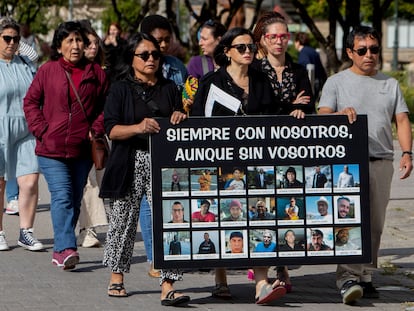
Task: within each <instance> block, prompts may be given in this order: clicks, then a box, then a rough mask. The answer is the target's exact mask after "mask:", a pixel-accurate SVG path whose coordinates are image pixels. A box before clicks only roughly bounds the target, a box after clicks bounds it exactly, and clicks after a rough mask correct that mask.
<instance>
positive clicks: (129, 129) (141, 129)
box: [109, 118, 160, 140]
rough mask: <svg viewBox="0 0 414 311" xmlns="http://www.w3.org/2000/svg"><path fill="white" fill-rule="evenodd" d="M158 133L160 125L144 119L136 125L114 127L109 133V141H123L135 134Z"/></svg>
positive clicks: (154, 121) (149, 119)
mask: <svg viewBox="0 0 414 311" xmlns="http://www.w3.org/2000/svg"><path fill="white" fill-rule="evenodd" d="M159 131H160V125H159V124H158V122H157V121H156V120H155V119H152V118H145V119H144V120H142V121H141V122H140V123H138V124H132V125H115V126H114V127H113V128H112V130H111V132H110V133H109V138H110V139H111V140H124V139H128V138H131V137H133V136H135V135H137V134H152V133H158V132H159Z"/></svg>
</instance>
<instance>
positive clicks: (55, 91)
mask: <svg viewBox="0 0 414 311" xmlns="http://www.w3.org/2000/svg"><path fill="white" fill-rule="evenodd" d="M65 70H67V71H69V73H70V72H71V68H70V66H68V65H67V64H66V63H64V62H62V61H59V60H58V61H49V62H47V63H46V64H44V65H42V66H41V67H40V68H39V70H38V72H37V73H36V76H35V77H34V79H33V82H32V84H31V86H30V88H29V90H28V92H27V94H26V97H25V98H24V106H23V109H24V113H25V115H26V119H27V123H28V125H29V130H30V131H31V132H32V133H33V135H34V136H35V137H36V140H37V143H36V154H37V155H40V156H45V157H51V158H77V157H90V147H89V135H88V133H89V123H88V120H86V118H85V115H84V113H83V112H82V108H81V107H80V105H79V104H78V101H77V99H76V97H75V96H74V95H73V96H72V97H73V98H71V95H70V91H69V88H70V87H71V86H70V84H69V81H68V79H67V76H66V74H65ZM107 88H108V82H107V79H106V75H105V72H104V71H103V70H102V69H101V68H100V66H99V65H98V64H95V63H89V62H88V63H87V64H86V65H85V71H84V73H83V76H82V79H81V82H80V85H79V88H78V90H77V91H78V93H79V96H80V98H81V101H82V103H83V106H84V108H85V111H86V114H87V115H88V119H89V122H90V123H92V129H93V130H94V131H95V132H96V133H98V134H103V133H104V128H103V106H104V102H105V96H106V92H107ZM72 93H73V92H72Z"/></svg>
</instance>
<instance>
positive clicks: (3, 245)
mask: <svg viewBox="0 0 414 311" xmlns="http://www.w3.org/2000/svg"><path fill="white" fill-rule="evenodd" d="M8 250H9V245H7V241H6V234H5V233H4V231H0V251H8Z"/></svg>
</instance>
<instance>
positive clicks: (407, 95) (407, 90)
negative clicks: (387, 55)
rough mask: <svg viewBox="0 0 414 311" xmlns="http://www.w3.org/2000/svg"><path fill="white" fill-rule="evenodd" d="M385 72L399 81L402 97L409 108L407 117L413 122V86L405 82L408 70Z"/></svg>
mask: <svg viewBox="0 0 414 311" xmlns="http://www.w3.org/2000/svg"><path fill="white" fill-rule="evenodd" d="M386 74H388V75H390V76H391V77H393V78H395V79H397V80H398V82H399V83H400V87H401V91H402V92H403V95H404V99H405V101H406V103H407V106H408V109H409V111H410V112H409V117H410V120H411V122H414V88H413V87H409V86H408V83H407V76H408V72H407V71H406V70H404V71H391V72H387V73H386Z"/></svg>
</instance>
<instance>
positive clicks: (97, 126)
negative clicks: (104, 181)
mask: <svg viewBox="0 0 414 311" xmlns="http://www.w3.org/2000/svg"><path fill="white" fill-rule="evenodd" d="M87 44H88V38H87V37H86V35H85V34H84V32H83V30H82V27H81V25H80V23H78V22H73V21H69V22H65V23H62V24H60V25H59V26H58V28H57V29H56V30H55V32H54V35H53V40H52V46H51V49H52V54H51V56H50V60H49V61H48V62H47V63H45V64H43V65H42V66H41V67H40V68H39V70H38V72H37V74H36V76H35V77H34V79H33V83H32V84H31V86H30V88H29V90H28V92H27V94H26V97H25V98H24V112H25V115H26V119H27V123H28V125H29V129H30V131H31V132H32V133H33V135H34V136H35V137H36V154H37V156H38V162H39V166H40V168H41V170H42V173H43V175H44V177H45V179H46V182H47V184H48V188H49V191H50V194H51V204H50V213H51V217H52V225H53V233H54V247H53V255H52V263H53V264H54V265H56V266H57V267H60V268H63V270H67V269H73V268H75V266H76V265H77V264H78V263H79V253H78V251H77V243H76V234H75V227H76V224H77V222H78V218H79V211H80V206H81V200H82V196H83V189H84V187H85V184H86V180H87V177H88V173H89V171H90V169H91V167H92V159H91V152H90V148H91V147H90V137H91V131H94V132H95V133H96V134H97V135H100V134H101V135H103V134H104V128H103V104H104V100H105V95H106V91H107V87H108V83H107V80H106V75H105V72H104V71H103V70H102V68H101V67H100V66H99V65H98V64H96V63H91V62H89V61H88V60H87V59H86V58H85V57H84V50H85V45H87Z"/></svg>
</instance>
